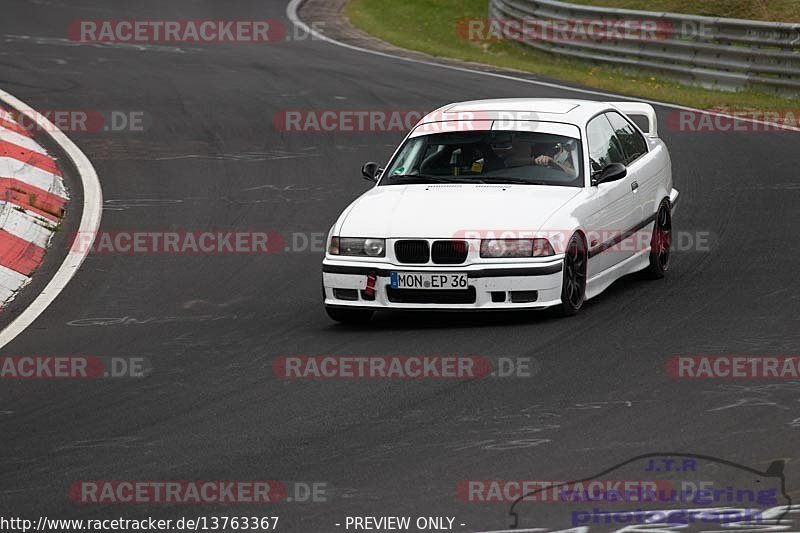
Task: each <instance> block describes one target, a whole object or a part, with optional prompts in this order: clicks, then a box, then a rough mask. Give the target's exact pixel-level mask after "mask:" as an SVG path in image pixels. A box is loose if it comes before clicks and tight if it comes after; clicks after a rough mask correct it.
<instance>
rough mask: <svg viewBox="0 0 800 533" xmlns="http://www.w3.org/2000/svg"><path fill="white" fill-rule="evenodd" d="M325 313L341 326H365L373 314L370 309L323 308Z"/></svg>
mask: <svg viewBox="0 0 800 533" xmlns="http://www.w3.org/2000/svg"><path fill="white" fill-rule="evenodd" d="M325 312H326V313H328V316H329V317H331V318H332V319H333V320H335V321H336V322H341V323H342V324H366V323H367V322H369V320H370V319H371V318H372V315H373V313H375V311H373V310H372V309H347V308H344V307H328V306H325Z"/></svg>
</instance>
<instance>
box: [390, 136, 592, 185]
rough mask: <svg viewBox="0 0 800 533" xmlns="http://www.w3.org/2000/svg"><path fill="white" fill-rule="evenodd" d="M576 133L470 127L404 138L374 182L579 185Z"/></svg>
mask: <svg viewBox="0 0 800 533" xmlns="http://www.w3.org/2000/svg"><path fill="white" fill-rule="evenodd" d="M581 163H582V158H581V143H580V141H579V140H578V139H574V138H572V137H564V136H560V135H553V134H550V133H537V132H525V131H470V132H448V133H435V134H431V135H422V136H419V137H414V138H412V139H408V141H406V143H405V144H404V145H403V147H402V149H401V150H400V152H399V153H398V155H397V157H396V158H395V159H394V161H393V162H392V164H391V165H390V167H389V168H388V169H387V171H386V172H385V173H384V174H383V178H382V179H381V181H380V185H408V184H410V183H440V182H442V183H513V184H521V185H560V186H566V187H582V186H583V171H582V164H581Z"/></svg>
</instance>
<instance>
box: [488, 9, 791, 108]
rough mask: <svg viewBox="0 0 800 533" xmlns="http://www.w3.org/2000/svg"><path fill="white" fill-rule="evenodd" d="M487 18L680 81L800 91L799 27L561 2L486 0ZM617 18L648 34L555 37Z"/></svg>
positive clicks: (537, 44) (544, 43) (546, 44)
mask: <svg viewBox="0 0 800 533" xmlns="http://www.w3.org/2000/svg"><path fill="white" fill-rule="evenodd" d="M489 17H490V23H492V22H496V21H498V20H500V21H501V24H500V26H503V23H505V24H507V23H508V22H509V21H513V22H514V23H515V26H517V28H515V31H516V30H517V29H519V28H522V34H521V35H518V36H517V37H518V39H517V40H520V41H521V42H523V43H524V44H526V45H528V46H532V47H534V48H538V49H541V50H546V51H548V52H552V53H556V54H559V55H566V56H572V57H578V58H582V59H588V60H590V61H602V62H604V63H612V64H615V65H621V66H627V67H633V68H636V69H649V70H658V71H661V72H664V73H668V74H669V75H670V77H673V78H676V79H679V80H681V81H684V82H688V83H692V84H696V85H702V86H705V87H710V88H716V89H722V90H738V89H741V88H744V87H753V86H757V87H759V88H770V89H772V90H774V91H775V92H780V93H789V94H800V24H792V23H778V22H762V21H754V20H741V19H728V18H719V17H703V16H697V15H681V14H676V13H662V12H653V11H637V10H630V9H615V8H606V7H596V6H587V5H576V4H570V3H567V2H561V1H558V0H490V1H489ZM614 21H616V22H617V23H619V24H621V25H623V26H624V25H627V26H629V27H637V28H638V29H641V27H642V24H643V22H644V23H645V25H646V27H647V28H649V29H650V30H652V31H650V32H649V33H648V34H647V36H648V38H642V37H641V35H639V36H638V37H636V38H607V37H606V38H600V39H591V38H587V39H571V38H563V37H559V31H560V32H561V33H560V35H561V36H564V35H566V33H564V32H569V31H570V30H573V29H575V28H576V24H578V25H581V28H585V27H586V25H587V24H589V23H592V22H594V23H595V24H600V23H601V22H604V23H613V22H614ZM559 24H560V26H559ZM526 28H527V29H526ZM559 28H560V30H559ZM653 28H655V29H654V30H653ZM543 29H544V30H549V31H542V30H543ZM526 32H527V34H526Z"/></svg>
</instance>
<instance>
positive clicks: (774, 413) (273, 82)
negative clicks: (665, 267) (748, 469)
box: [0, 0, 800, 532]
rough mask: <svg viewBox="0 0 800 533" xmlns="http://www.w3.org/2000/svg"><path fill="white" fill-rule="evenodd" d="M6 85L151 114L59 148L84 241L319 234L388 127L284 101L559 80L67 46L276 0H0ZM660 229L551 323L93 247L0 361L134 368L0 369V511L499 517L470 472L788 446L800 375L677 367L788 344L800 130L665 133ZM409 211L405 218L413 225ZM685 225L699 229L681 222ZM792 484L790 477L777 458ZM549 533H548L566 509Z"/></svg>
mask: <svg viewBox="0 0 800 533" xmlns="http://www.w3.org/2000/svg"><path fill="white" fill-rule="evenodd" d="M3 4H4V6H3V11H4V16H3V17H2V19H0V35H2V42H3V47H2V50H0V62H1V63H2V71H0V86H2V87H3V88H4V89H6V90H8V91H9V92H11V93H12V94H14V95H15V96H17V97H19V98H20V99H22V100H23V101H25V102H26V103H28V104H29V105H31V106H33V107H34V108H37V109H40V110H41V109H98V110H136V111H144V113H145V116H146V117H148V120H147V128H146V131H145V132H120V133H113V132H95V133H87V134H75V135H71V137H72V138H73V139H74V140H75V142H76V143H77V144H78V146H79V147H80V148H81V149H82V150H83V151H84V152H85V153H86V155H87V156H88V157H89V158H90V159H91V160H92V162H93V163H94V165H95V168H96V169H97V172H98V175H99V176H100V180H101V183H102V186H103V194H104V198H105V209H104V213H103V221H102V226H101V230H104V231H126V230H149V231H167V230H170V231H171V230H185V231H200V230H206V229H209V230H239V231H244V230H268V231H276V232H280V233H281V234H282V235H284V237H285V238H286V240H287V242H291V240H292V238H293V235H295V234H297V235H301V234H302V235H306V236H307V235H309V234H320V233H326V232H327V230H328V229H329V227H330V225H331V224H332V223H333V221H334V220H335V219H336V217H337V216H338V214H339V213H340V212H341V210H342V209H343V208H344V207H345V206H346V205H347V204H348V203H349V202H350V201H351V200H352V199H354V198H355V197H356V196H358V195H359V194H361V193H362V192H363V191H365V190H366V189H367V187H368V184H367V182H365V181H363V180H362V179H361V178H360V172H359V169H360V167H361V164H362V163H363V162H364V161H367V160H376V161H386V160H387V158H388V157H389V156H390V154H391V152H392V151H393V149H394V147H395V146H396V144H397V143H398V142H399V141H400V140H401V139H402V134H401V133H397V132H393V133H351V132H335V133H288V132H279V131H276V129H275V128H274V127H273V115H274V114H275V113H276V112H281V111H282V110H291V109H315V110H324V109H377V110H380V109H398V110H408V109H434V108H436V107H439V106H440V105H443V104H445V103H448V102H452V101H459V100H469V99H477V98H489V97H490V98H495V97H497V98H500V97H558V98H562V97H567V98H569V97H575V98H585V97H586V95H583V94H574V93H571V92H570V91H569V90H567V89H556V88H547V87H537V86H534V85H530V84H524V83H520V82H515V81H513V80H502V79H495V78H490V77H485V76H482V75H479V74H473V73H468V72H457V71H449V70H441V69H437V68H436V67H432V66H425V65H419V64H411V63H405V62H401V61H394V60H391V59H387V58H382V57H377V56H372V55H368V54H362V53H358V52H355V51H350V50H347V49H344V48H340V47H336V46H332V45H331V44H329V43H325V42H320V41H316V40H297V41H287V42H281V43H272V44H259V43H254V44H248V43H207V44H197V43H182V44H175V45H163V46H162V45H152V46H147V47H143V48H142V47H131V46H121V45H120V46H117V45H106V44H97V43H95V44H78V43H75V42H71V41H70V40H69V39H68V34H67V28H68V25H69V23H70V22H71V21H73V20H75V19H148V20H164V19H278V20H281V21H283V23H284V24H286V25H287V26H290V23H289V21H288V20H287V19H286V17H285V14H284V13H285V8H286V4H285V2H282V1H264V0H259V1H255V0H240V1H238V2H235V3H233V2H213V1H207V0H203V1H190V0H173V1H171V2H169V3H165V2H162V1H155V0H142V1H139V2H120V1H118V0H80V1H78V2H75V1H71V0H48V1H37V2H27V1H23V0H4V2H3ZM657 109H658V112H659V118H660V121H661V123H662V128H661V136H662V137H663V138H664V139H665V141H666V143H667V145H668V146H669V149H670V152H671V154H672V160H673V172H674V180H675V187H676V188H677V189H678V190H680V192H681V199H680V203H679V206H678V210H677V212H676V215H675V220H674V226H675V229H676V230H678V231H684V232H687V234H690V235H694V236H695V237H696V236H697V235H701V236H708V243H709V244H708V246H707V247H705V246H702V245H701V246H696V247H690V248H694V249H689V250H685V251H679V252H676V253H675V254H674V256H673V263H672V265H671V270H670V272H669V273H668V276H667V277H666V279H664V280H661V281H644V280H641V279H639V278H637V277H631V278H626V279H623V280H621V281H619V282H617V283H615V284H614V285H613V286H612V287H611V288H610V289H609V290H607V291H606V292H605V293H604V294H602V295H601V296H600V297H598V298H596V299H594V300H592V301H591V302H589V303H588V304H587V305H586V306H585V308H584V309H583V310H582V312H581V313H580V314H579V315H578V316H577V317H574V318H570V319H554V318H550V317H549V316H548V315H547V314H544V313H522V314H511V315H509V314H498V315H489V316H483V315H474V314H445V315H437V314H429V313H423V314H394V313H385V314H379V315H377V317H376V318H375V320H374V321H373V323H372V324H371V325H369V326H368V327H363V328H356V327H347V326H341V325H337V324H335V323H333V322H331V321H330V320H329V319H328V318H327V316H326V315H325V313H324V311H323V308H322V305H321V302H320V275H321V274H320V262H321V254H320V253H317V252H311V251H293V252H280V253H274V254H267V255H250V254H216V255H192V254H187V255H180V254H142V255H137V254H133V255H118V254H95V255H90V256H89V257H88V258H87V260H86V261H85V263H84V265H83V267H82V269H81V270H80V272H78V274H77V275H76V276H75V278H74V279H73V280H72V282H71V283H70V284H69V285H68V286H67V287H66V289H65V290H64V292H63V293H62V294H61V295H60V296H59V297H58V298H57V299H56V301H55V302H54V303H53V304H52V305H51V306H50V307H49V308H48V309H47V310H46V312H45V313H44V314H43V315H42V316H41V317H40V318H39V319H38V320H37V321H36V322H35V323H34V324H33V325H32V326H31V327H30V328H28V329H27V330H26V331H25V332H23V333H22V334H21V335H20V336H19V337H18V338H17V339H15V340H14V341H13V342H12V343H10V344H9V345H7V346H6V347H5V348H4V349H3V350H2V354H3V355H32V354H57V355H86V354H91V355H98V356H106V357H108V356H124V357H133V356H135V357H145V358H147V359H149V360H150V362H151V363H152V367H153V372H152V374H151V375H149V376H148V377H146V378H143V379H107V380H92V381H81V380H78V381H58V380H28V381H23V380H20V381H13V380H4V381H3V382H2V383H0V427H2V434H3V439H2V446H0V464H1V466H0V480H2V483H0V487H1V488H0V508H2V510H3V513H4V514H6V515H16V516H40V515H45V516H48V517H51V518H54V517H58V518H89V517H118V516H123V517H131V518H133V517H144V516H147V515H151V516H156V517H158V518H177V517H180V516H186V515H194V516H196V515H213V514H217V515H219V514H222V513H223V512H227V513H228V514H232V513H233V512H234V511H235V512H236V513H237V514H244V515H252V514H256V515H258V516H266V515H278V516H280V520H281V524H280V526H279V529H281V530H283V531H303V532H305V531H320V532H322V531H336V530H339V529H343V528H340V527H337V526H335V524H337V523H343V521H344V519H345V517H346V516H348V515H351V516H354V515H362V516H363V515H397V514H410V515H414V516H417V515H437V516H438V515H448V516H456V517H457V519H456V523H458V524H460V523H463V524H465V526H464V527H459V528H457V530H463V531H479V530H482V529H501V528H503V527H506V526H507V525H508V516H507V510H508V507H507V506H504V505H496V504H495V505H488V504H484V505H476V504H471V503H462V502H459V501H458V499H457V498H456V486H457V484H458V482H459V481H461V480H469V479H577V478H580V477H582V476H586V475H589V474H592V473H594V472H597V471H601V470H603V469H604V468H606V467H608V466H611V465H613V464H615V463H618V462H621V461H624V460H625V459H626V458H628V457H632V456H634V455H638V454H644V453H650V452H658V451H663V450H673V451H683V452H687V453H698V454H707V455H711V456H715V457H721V458H726V459H728V460H731V461H736V462H738V463H742V464H746V465H750V466H752V467H753V468H756V469H761V470H765V469H766V468H767V466H768V465H769V463H770V462H771V461H773V460H775V459H780V458H790V459H794V457H793V455H792V453H793V452H794V451H796V450H797V447H798V446H797V445H798V442H799V439H798V437H797V432H798V428H797V427H795V426H797V424H796V423H794V421H795V420H796V419H797V418H798V417H799V416H800V414H798V411H800V409H798V403H797V402H798V401H800V382H799V381H797V380H795V381H792V380H784V381H780V382H765V381H755V382H752V381H711V380H696V381H691V380H688V381H679V380H674V379H672V378H670V377H669V376H668V375H667V373H666V371H665V364H666V361H667V360H668V359H669V358H670V357H672V356H674V355H679V354H686V355H700V354H742V355H765V354H784V355H787V354H793V353H797V346H798V339H800V334H799V333H798V332H800V321H799V320H798V317H800V298H798V295H797V287H798V284H797V274H796V266H795V265H796V264H797V260H798V257H800V254H799V253H798V245H797V243H795V242H794V235H795V233H796V228H797V227H798V225H800V210H798V209H797V205H798V196H797V195H798V192H800V188H799V187H798V185H797V176H798V169H800V154H799V153H798V150H797V136H796V135H797V134H796V133H786V132H773V133H721V132H716V133H691V132H679V131H673V130H671V129H670V128H668V127H667V126H666V125H667V123H668V114H669V113H671V112H673V110H672V109H669V108H663V107H660V108H657ZM422 215H424V214H421V216H422ZM701 238H702V237H701ZM316 354H319V355H327V354H336V355H392V354H394V355H418V354H426V355H453V354H465V355H479V356H486V357H489V358H492V359H496V358H498V357H531V358H533V359H535V360H536V362H537V365H536V367H537V369H538V372H537V375H535V376H534V377H531V378H527V379H521V378H518V379H476V380H470V381H448V380H373V381H366V380H306V381H302V380H295V381H287V380H281V379H278V378H277V377H276V376H275V375H274V374H273V371H272V362H273V360H274V359H275V358H277V357H279V356H282V355H316ZM786 475H787V487H788V488H789V489H792V487H796V486H800V472H798V470H797V467H796V465H795V463H794V462H790V463H789V464H788V466H787V469H786ZM90 479H109V480H121V479H138V480H155V479H164V480H190V479H277V480H288V481H303V482H315V481H316V482H325V483H327V484H328V485H329V486H330V487H333V488H335V490H334V491H333V492H332V498H331V501H330V502H328V503H315V504H311V503H309V504H297V503H291V504H290V503H285V504H279V505H275V506H274V507H268V508H266V509H262V508H259V509H258V510H257V511H255V512H254V510H253V508H252V506H250V507H248V506H213V505H212V506H200V507H197V506H150V507H148V506H144V505H139V506H124V505H117V506H100V507H98V506H92V505H76V504H75V503H73V502H72V501H70V499H69V498H68V495H67V492H68V488H69V486H70V485H71V484H72V483H74V482H75V481H77V480H90ZM564 527H565V528H566V527H567V525H566V524H564Z"/></svg>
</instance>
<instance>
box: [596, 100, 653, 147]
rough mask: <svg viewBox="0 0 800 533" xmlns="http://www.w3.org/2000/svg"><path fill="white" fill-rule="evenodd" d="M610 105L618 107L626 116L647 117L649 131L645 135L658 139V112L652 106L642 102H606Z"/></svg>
mask: <svg viewBox="0 0 800 533" xmlns="http://www.w3.org/2000/svg"><path fill="white" fill-rule="evenodd" d="M606 103H607V104H609V105H612V106H614V107H616V108H617V109H618V110H620V111H622V112H623V113H624V114H626V115H628V116H630V115H640V116H644V117H647V125H648V128H647V131H645V133H646V134H647V136H648V137H652V138H654V139H657V138H658V117H657V116H656V110H655V109H653V106H651V105H650V104H643V103H641V102H606Z"/></svg>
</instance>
